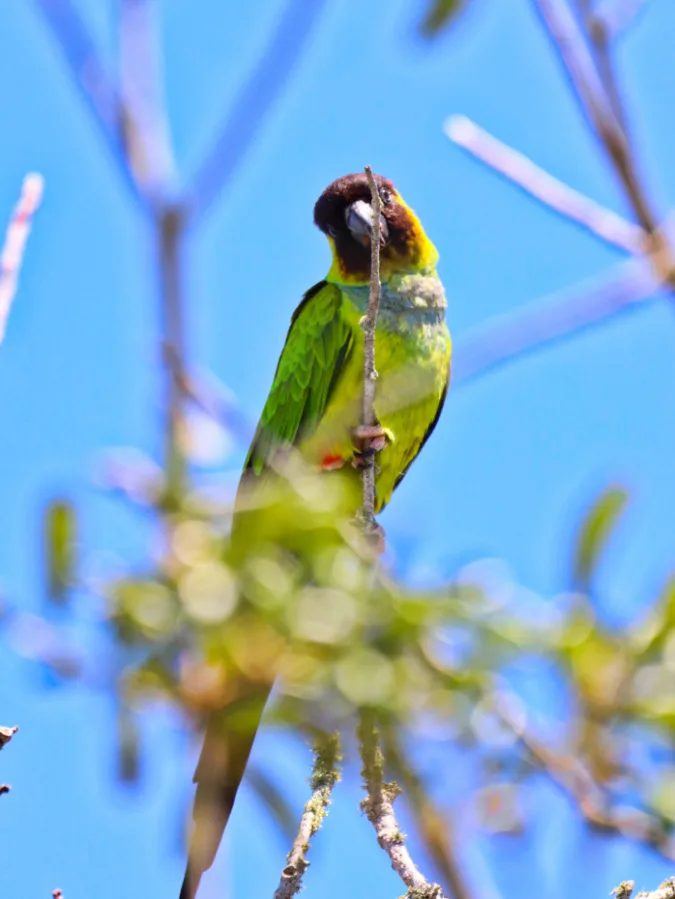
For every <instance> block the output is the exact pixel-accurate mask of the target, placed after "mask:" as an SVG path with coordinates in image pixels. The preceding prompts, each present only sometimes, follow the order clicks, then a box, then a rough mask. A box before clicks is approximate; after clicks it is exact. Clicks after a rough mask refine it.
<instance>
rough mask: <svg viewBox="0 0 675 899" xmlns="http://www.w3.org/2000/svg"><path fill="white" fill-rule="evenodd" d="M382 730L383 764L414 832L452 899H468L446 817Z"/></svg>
mask: <svg viewBox="0 0 675 899" xmlns="http://www.w3.org/2000/svg"><path fill="white" fill-rule="evenodd" d="M383 730H384V744H385V751H386V754H387V763H388V765H390V766H391V770H392V771H393V773H394V775H395V776H396V777H397V778H398V779H399V780H400V782H401V786H402V788H403V791H404V795H405V801H406V802H407V804H408V806H409V808H410V810H411V812H412V814H413V817H414V818H415V823H416V826H417V831H418V833H419V836H420V838H421V839H422V840H423V842H424V845H425V848H426V850H427V852H428V853H429V855H430V856H431V858H432V859H433V861H434V864H435V865H436V867H437V868H438V870H439V871H440V872H441V875H442V876H443V878H444V879H445V882H446V883H447V885H448V886H449V887H450V891H451V893H452V895H453V896H454V899H471V890H470V888H469V885H468V884H467V882H466V878H465V876H464V872H463V871H462V865H461V864H460V861H459V859H458V857H457V851H456V847H455V839H454V834H453V827H452V822H451V820H450V817H449V815H448V814H447V813H444V814H441V812H440V811H439V810H438V809H437V808H436V807H435V805H434V803H433V802H432V800H431V799H430V797H429V796H428V794H427V791H426V790H425V788H424V784H423V783H422V779H421V778H420V776H419V774H418V773H417V772H416V771H415V770H414V769H413V767H412V765H411V763H410V761H409V759H407V758H405V756H404V753H403V751H402V749H401V746H400V744H399V741H398V738H397V735H396V731H395V730H394V728H386V729H383Z"/></svg>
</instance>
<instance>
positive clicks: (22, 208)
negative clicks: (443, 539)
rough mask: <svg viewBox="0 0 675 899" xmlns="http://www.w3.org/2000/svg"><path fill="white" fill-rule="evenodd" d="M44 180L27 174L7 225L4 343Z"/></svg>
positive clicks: (0, 302) (1, 261) (1, 263)
mask: <svg viewBox="0 0 675 899" xmlns="http://www.w3.org/2000/svg"><path fill="white" fill-rule="evenodd" d="M43 188H44V182H43V180H42V175H35V174H31V175H26V177H25V178H24V179H23V185H22V187H21V196H20V197H19V201H18V203H17V204H16V206H15V207H14V211H13V212H12V216H11V218H10V220H9V225H8V226H7V232H6V234H5V243H4V246H3V248H2V252H1V253H0V343H2V341H3V339H4V337H5V330H6V328H7V319H8V318H9V312H10V309H11V308H12V302H13V300H14V297H15V296H16V290H17V287H18V284H19V272H20V271H21V263H22V262H23V254H24V250H25V249H26V241H27V240H28V235H29V234H30V229H31V225H32V224H33V216H34V215H35V213H36V211H37V209H38V208H39V206H40V202H41V200H42V191H43Z"/></svg>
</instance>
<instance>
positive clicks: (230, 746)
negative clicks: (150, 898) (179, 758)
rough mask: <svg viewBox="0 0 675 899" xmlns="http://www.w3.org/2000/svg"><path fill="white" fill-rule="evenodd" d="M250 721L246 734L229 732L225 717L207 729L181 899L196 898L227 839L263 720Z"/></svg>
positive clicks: (211, 723)
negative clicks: (227, 830)
mask: <svg viewBox="0 0 675 899" xmlns="http://www.w3.org/2000/svg"><path fill="white" fill-rule="evenodd" d="M263 708H264V700H263V702H261V703H260V711H259V714H258V713H257V711H256V715H257V720H256V721H255V722H254V721H252V720H250V719H249V721H248V722H247V725H248V726H247V727H246V729H245V731H239V730H236V731H229V732H228V726H227V725H228V722H227V720H226V718H225V716H224V715H214V716H213V717H212V718H211V719H210V720H209V722H208V724H207V726H206V733H205V736H204V746H203V748H202V752H201V755H200V757H199V763H198V765H197V770H196V771H195V777H194V780H195V783H196V784H197V791H196V795H195V803H194V809H193V813H192V817H193V822H194V825H193V829H192V835H191V837H190V848H189V852H188V862H187V867H186V870H185V877H184V879H183V886H182V887H181V891H180V899H195V896H196V895H197V890H198V888H199V882H200V881H201V879H202V875H203V874H204V872H205V871H208V869H209V868H210V867H211V865H212V864H213V860H214V859H215V857H216V852H217V851H218V847H219V846H220V841H221V840H222V838H223V833H224V832H225V827H226V825H227V822H228V820H229V817H230V814H231V812H232V808H233V806H234V801H235V799H236V798H237V791H238V789H239V785H240V784H241V781H242V778H243V777H244V771H245V770H246V764H247V762H248V757H249V755H250V753H251V747H252V746H253V740H254V739H255V733H256V730H257V727H258V724H259V723H260V718H261V717H262V712H263Z"/></svg>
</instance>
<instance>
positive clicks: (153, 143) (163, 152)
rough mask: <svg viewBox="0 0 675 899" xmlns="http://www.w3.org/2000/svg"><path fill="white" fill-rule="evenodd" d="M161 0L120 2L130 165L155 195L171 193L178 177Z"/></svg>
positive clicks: (125, 129)
mask: <svg viewBox="0 0 675 899" xmlns="http://www.w3.org/2000/svg"><path fill="white" fill-rule="evenodd" d="M157 7H158V4H157V2H156V0H121V7H120V18H119V61H120V92H121V97H122V104H121V107H122V112H123V115H124V118H123V120H122V122H121V123H120V124H121V127H122V130H123V133H124V139H125V147H126V154H127V159H128V164H129V166H130V167H131V169H132V171H133V172H134V176H135V178H136V180H137V182H138V183H139V184H141V185H142V186H143V190H144V192H145V193H147V194H148V195H150V196H158V195H160V194H166V193H167V192H168V191H169V190H170V189H171V188H172V186H173V184H174V182H175V178H176V174H175V162H174V158H173V148H172V145H171V134H170V127H169V122H168V119H167V112H166V101H165V98H164V88H163V74H162V61H161V50H160V46H159V38H158V24H157V12H158V9H157Z"/></svg>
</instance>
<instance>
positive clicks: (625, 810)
mask: <svg viewBox="0 0 675 899" xmlns="http://www.w3.org/2000/svg"><path fill="white" fill-rule="evenodd" d="M491 704H492V707H493V708H494V710H495V713H496V715H497V716H498V717H499V718H500V720H501V721H502V722H503V723H504V724H505V725H506V726H507V727H508V728H509V729H510V730H511V731H512V732H513V734H514V736H516V738H517V739H518V740H519V741H520V743H521V744H522V746H523V747H524V748H525V749H526V750H527V751H528V753H529V754H530V756H531V757H532V759H533V760H534V761H535V762H536V763H537V764H538V765H539V767H540V768H541V769H542V770H543V771H544V772H545V773H546V774H547V775H548V776H549V777H550V779H551V781H552V782H553V783H554V784H556V786H558V787H559V788H560V789H561V790H562V792H563V793H564V794H565V795H566V796H568V797H569V798H570V799H572V800H573V802H574V805H575V806H576V808H577V810H578V811H579V813H580V814H581V816H582V817H583V818H584V820H585V821H586V822H587V823H588V824H590V825H591V826H592V827H595V828H597V829H599V830H603V831H607V832H609V833H616V834H620V835H621V836H622V837H624V838H626V839H631V840H635V841H636V842H639V843H642V844H644V845H647V846H651V847H652V848H653V849H655V850H656V851H657V852H659V853H660V854H661V855H663V856H664V857H665V858H667V859H669V860H672V859H675V845H674V843H673V839H672V835H671V833H670V828H669V827H668V825H667V823H666V822H665V821H663V820H662V819H661V818H660V817H658V816H657V815H655V814H652V813H649V812H646V811H643V810H642V809H639V808H635V807H633V806H628V805H623V804H622V805H621V806H614V805H613V803H612V800H611V797H610V796H609V795H608V793H607V791H606V790H605V789H604V788H603V787H602V786H601V785H600V784H599V783H597V782H596V781H595V779H594V778H593V776H592V774H591V772H590V771H589V770H588V768H587V767H586V765H584V763H583V762H582V760H581V759H579V758H577V757H576V756H575V755H573V754H572V753H558V752H556V751H555V750H553V749H551V748H550V746H549V745H548V744H547V742H545V741H544V740H542V739H540V738H539V737H537V736H536V735H535V734H534V733H532V731H531V730H528V729H527V728H526V727H525V725H524V724H523V720H522V717H521V716H520V715H515V716H514V714H513V712H512V702H511V698H510V697H509V696H508V694H506V695H504V694H503V693H501V694H500V693H497V694H493V695H492V696H491ZM640 895H642V894H640ZM674 899H675V897H674Z"/></svg>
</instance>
